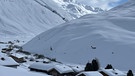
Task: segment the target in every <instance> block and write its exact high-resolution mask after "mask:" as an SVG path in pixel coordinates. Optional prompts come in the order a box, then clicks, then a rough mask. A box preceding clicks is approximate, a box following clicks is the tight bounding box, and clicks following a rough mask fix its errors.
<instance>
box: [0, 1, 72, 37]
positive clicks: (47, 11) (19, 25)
mask: <svg viewBox="0 0 135 76" xmlns="http://www.w3.org/2000/svg"><path fill="white" fill-rule="evenodd" d="M53 11H55V12H53ZM56 12H57V14H56ZM62 18H65V20H71V19H72V17H71V16H70V15H69V14H68V13H67V12H65V11H64V10H63V9H61V8H60V7H59V6H58V5H57V4H56V3H55V2H54V1H52V0H0V35H1V37H5V38H6V37H12V36H19V37H25V36H35V35H37V34H39V33H41V32H43V31H46V30H47V29H50V28H52V27H54V26H56V25H58V24H61V23H64V22H65V20H63V19H62Z"/></svg>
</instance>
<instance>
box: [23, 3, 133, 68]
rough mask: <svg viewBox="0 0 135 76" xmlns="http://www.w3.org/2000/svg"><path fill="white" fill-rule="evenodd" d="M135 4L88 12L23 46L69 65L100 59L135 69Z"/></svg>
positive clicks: (103, 64) (119, 66)
mask: <svg viewBox="0 0 135 76" xmlns="http://www.w3.org/2000/svg"><path fill="white" fill-rule="evenodd" d="M134 7H135V1H134V0H130V1H129V2H128V3H125V4H124V5H121V6H118V7H116V8H114V9H112V10H111V11H109V12H107V13H103V14H98V15H85V16H83V17H81V18H79V19H76V20H72V21H70V22H67V23H65V24H62V25H60V26H58V27H55V28H53V29H50V30H48V31H46V32H44V33H42V34H40V35H38V36H37V37H35V38H33V39H32V40H31V41H30V42H28V43H27V44H25V45H24V46H23V48H24V49H25V50H27V51H29V52H33V53H40V54H44V55H45V56H48V57H51V58H56V60H58V61H61V62H63V63H66V64H68V63H75V64H86V63H87V62H88V61H89V60H92V59H93V58H97V59H99V61H100V64H101V66H106V65H107V64H112V65H113V66H114V68H118V69H120V70H129V69H132V70H134V71H135V68H134V64H135V61H134V57H135V55H134V53H135V51H134V50H135V47H134V45H135V30H134V24H135V14H134V11H135V9H134Z"/></svg>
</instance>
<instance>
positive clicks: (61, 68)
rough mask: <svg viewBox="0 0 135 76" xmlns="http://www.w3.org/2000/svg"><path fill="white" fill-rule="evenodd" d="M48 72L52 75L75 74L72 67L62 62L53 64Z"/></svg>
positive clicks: (73, 75)
mask: <svg viewBox="0 0 135 76" xmlns="http://www.w3.org/2000/svg"><path fill="white" fill-rule="evenodd" d="M48 73H49V74H50V75H53V76H75V72H74V71H73V69H72V68H70V67H69V66H67V65H64V64H58V65H55V66H54V67H53V68H52V69H50V70H49V71H48Z"/></svg>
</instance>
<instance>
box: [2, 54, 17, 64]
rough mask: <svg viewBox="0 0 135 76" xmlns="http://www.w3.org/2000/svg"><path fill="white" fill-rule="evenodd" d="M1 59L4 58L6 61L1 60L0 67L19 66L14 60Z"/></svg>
mask: <svg viewBox="0 0 135 76" xmlns="http://www.w3.org/2000/svg"><path fill="white" fill-rule="evenodd" d="M0 58H4V59H5V60H1V59H0V65H19V64H18V63H17V62H16V61H14V59H12V58H11V57H6V56H5V57H0Z"/></svg>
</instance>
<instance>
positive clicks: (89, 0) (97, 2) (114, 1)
mask: <svg viewBox="0 0 135 76" xmlns="http://www.w3.org/2000/svg"><path fill="white" fill-rule="evenodd" d="M76 1H77V2H81V3H84V4H87V5H90V6H94V7H100V8H102V9H104V10H108V9H110V8H112V7H115V6H117V5H119V4H122V3H124V2H127V1H128V0H76Z"/></svg>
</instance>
